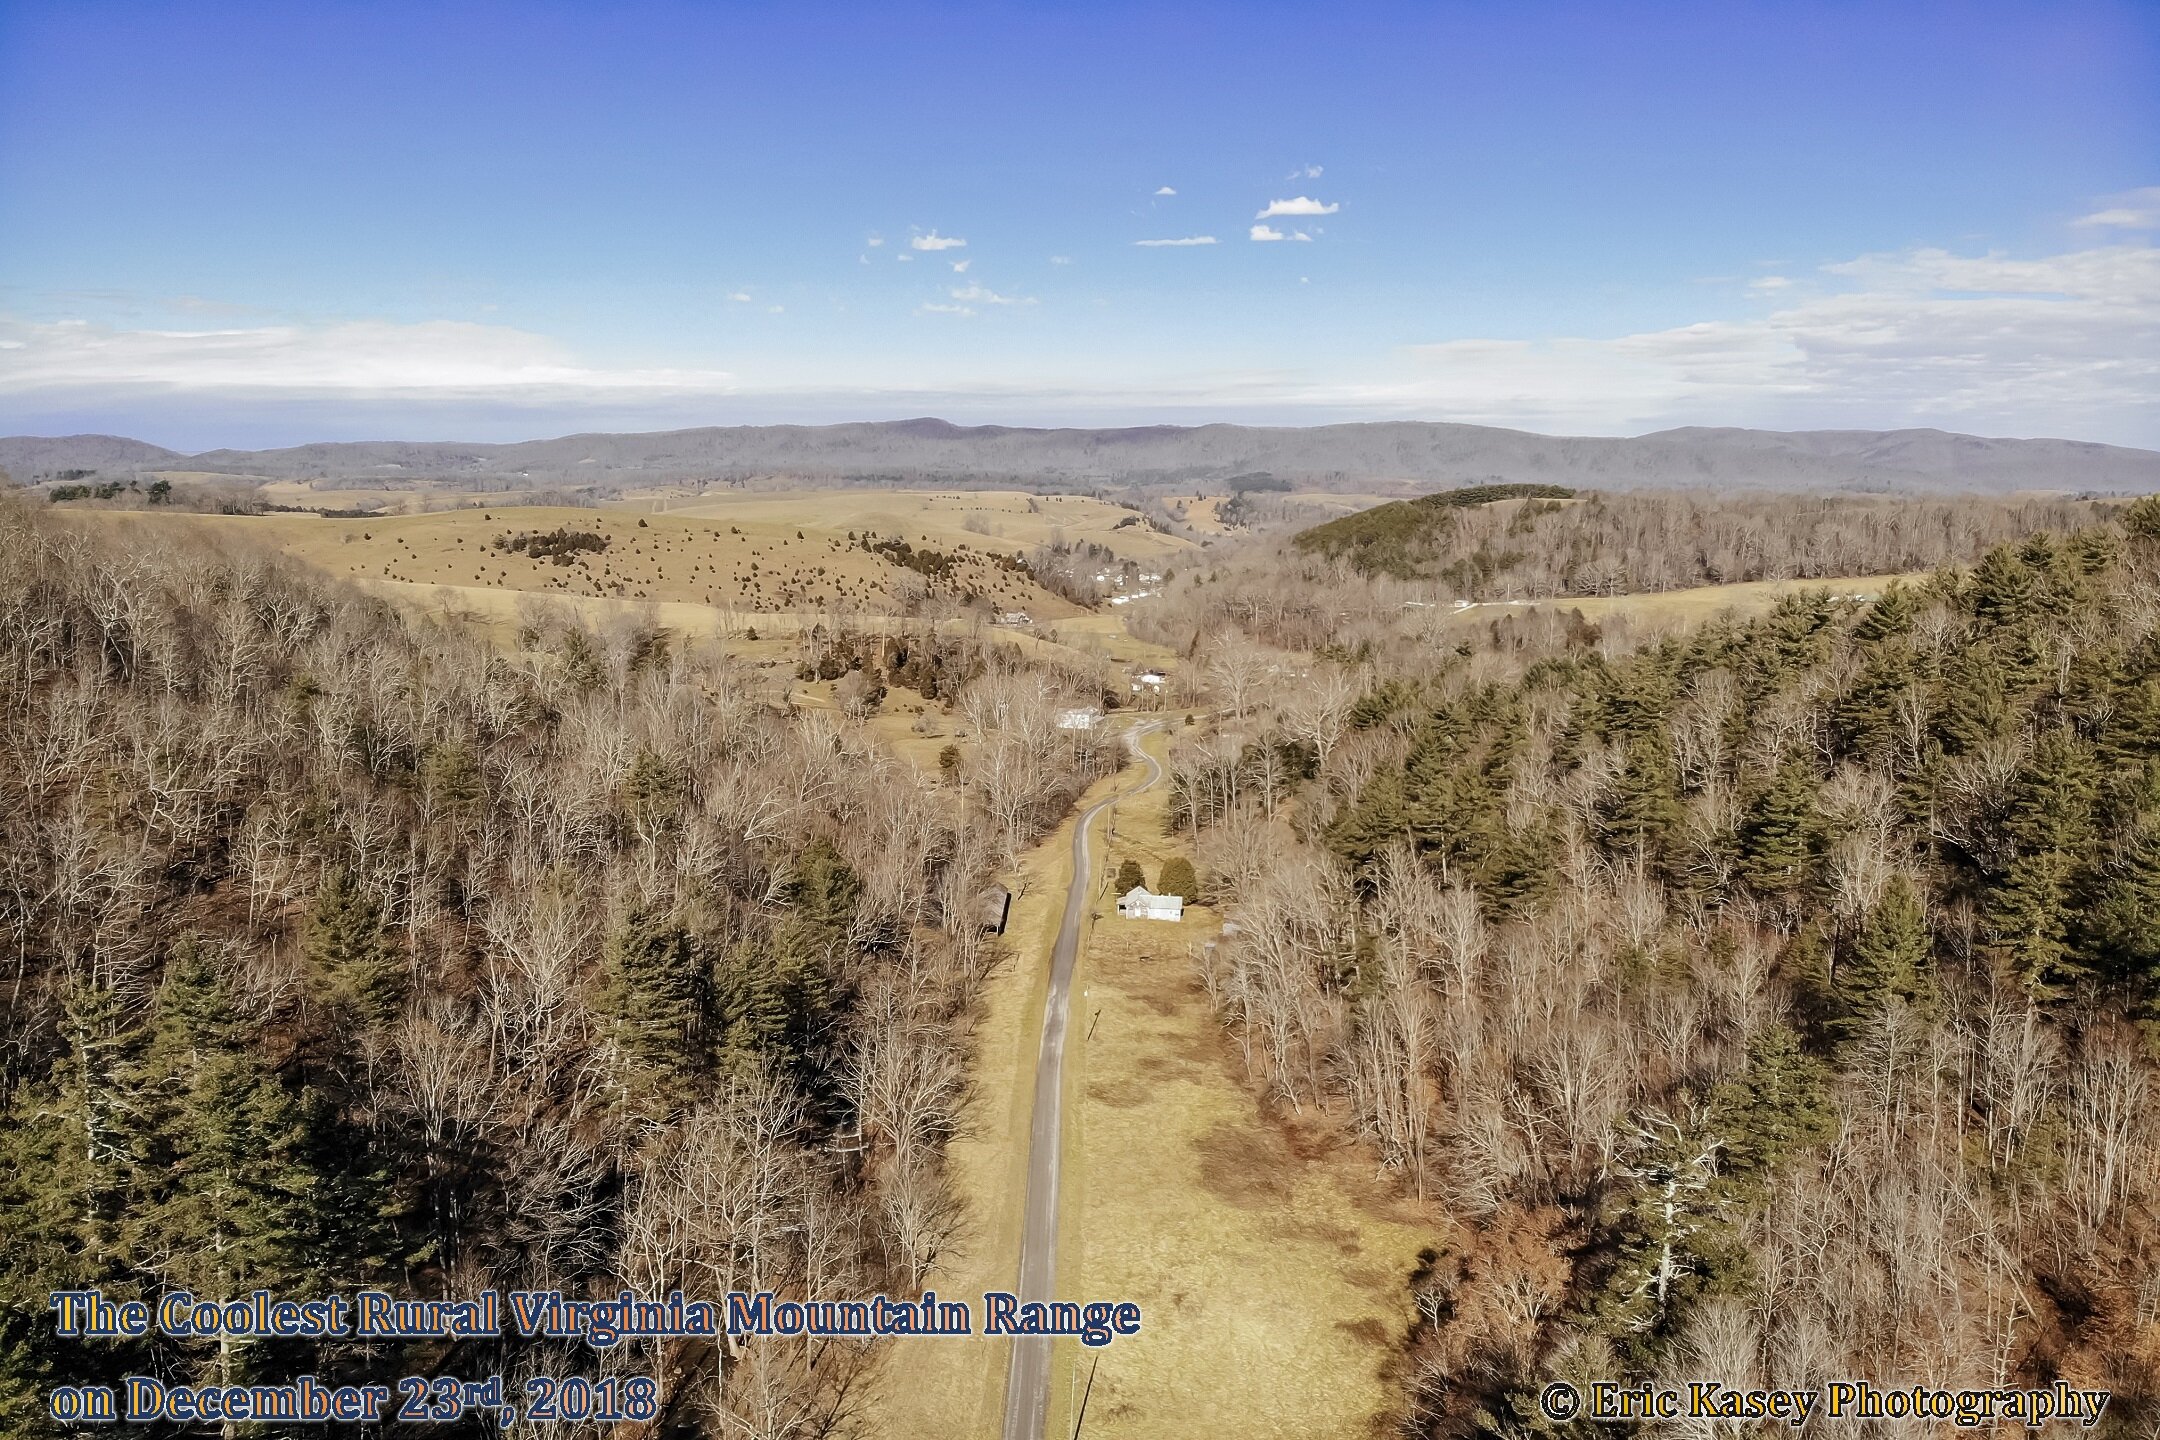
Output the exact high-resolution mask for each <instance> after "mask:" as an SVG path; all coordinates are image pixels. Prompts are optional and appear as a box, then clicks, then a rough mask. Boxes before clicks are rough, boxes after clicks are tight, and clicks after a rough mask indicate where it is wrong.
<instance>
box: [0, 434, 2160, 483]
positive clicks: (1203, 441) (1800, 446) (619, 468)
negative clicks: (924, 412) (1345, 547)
mask: <svg viewBox="0 0 2160 1440" xmlns="http://www.w3.org/2000/svg"><path fill="white" fill-rule="evenodd" d="M0 471H4V472H5V473H6V474H7V475H8V476H10V477H11V478H13V479H14V480H15V481H16V482H17V483H19V484H36V483H40V482H42V481H50V480H53V479H56V478H83V476H84V475H85V474H89V475H98V476H103V477H106V478H110V477H113V476H116V475H121V476H130V477H132V476H140V475H148V474H153V473H158V472H186V473H191V474H210V475H225V476H231V477H233V478H234V479H236V480H240V481H243V482H247V481H262V480H312V481H319V482H322V483H324V484H325V485H327V486H331V487H355V488H357V487H368V488H379V487H385V486H391V487H403V486H407V485H412V486H420V487H427V488H433V487H438V486H440V487H445V488H482V487H484V488H489V489H515V488H519V487H523V486H534V487H540V486H549V487H561V486H566V485H567V486H575V487H586V486H590V487H594V488H597V489H601V490H609V489H622V488H626V487H632V486H642V485H651V484H683V483H699V482H708V481H720V482H750V483H773V484H783V483H787V482H791V481H793V482H804V483H818V484H833V483H839V484H849V483H855V484H883V485H903V484H922V483H929V484H948V485H1012V486H1016V487H1024V488H1031V489H1041V490H1085V489H1092V488H1097V487H1122V486H1139V487H1144V488H1164V489H1169V488H1185V489H1192V488H1223V487H1225V486H1227V485H1229V484H1230V483H1231V482H1233V481H1237V482H1241V483H1252V481H1253V480H1254V478H1255V477H1261V476H1264V477H1269V478H1271V479H1272V480H1274V481H1276V482H1289V483H1290V484H1293V485H1296V486H1297V487H1298V488H1300V489H1318V490H1337V491H1351V492H1369V493H1411V492H1416V491H1422V490H1429V489H1432V488H1435V487H1441V486H1455V485H1480V484H1506V483H1548V484H1565V485H1574V486H1589V487H1604V488H1609V489H1651V488H1679V489H1703V488H1709V489H1719V490H1726V489H1752V490H1785V491H1795V490H1800V491H1808V490H1844V491H1852V490H1860V491H1890V492H1934V493H1949V492H1993V493H2001V492H2006V491H2014V490H2054V491H2072V492H2082V491H2102V492H2138V491H2155V490H2160V452H2156V451H2151V450H2136V449H2129V448H2126V447H2122V446H2115V445H2100V444H2093V443H2089V442H2084V441H2076V440H2049V439H2034V440H2026V439H1990V438H1985V437H1981V436H1976V435H1960V434H1953V433H1950V432H1948V431H1943V430H1879V431H1878V430H1807V431H1771V430H1743V429H1708V428H1699V427H1689V428H1686V429H1679V430H1661V431H1658V432H1655V433H1653V434H1648V435H1639V436H1632V437H1617V436H1562V435H1538V434H1532V433H1529V432H1527V431H1521V430H1503V429H1497V428H1493V427H1489V426H1482V425H1456V424H1446V423H1438V422H1427V421H1387V422H1376V423H1369V424H1348V425H1318V426H1311V427H1262V426H1248V425H1198V426H1175V425H1150V426H1142V427H1136V428H1128V429H1098V430H1087V429H1032V428H1020V427H1013V426H1004V425H976V426H961V425H953V424H950V423H948V422H946V421H943V420H935V419H920V420H898V421H885V422H862V423H854V424H841V425H755V426H724V427H722V426H715V427H707V428H702V429H695V430H670V431H662V432H655V433H650V434H624V435H609V434H592V435H567V436H563V437H561V438H558V439H550V440H528V441H521V442H516V443H511V444H460V443H455V442H440V441H349V442H332V443H322V444H312V445H299V446H293V447H291V448H288V449H277V450H211V451H207V452H204V453H202V454H196V455H186V454H182V453H180V452H178V451H173V450H167V449H164V448H163V447H160V446H157V445H151V444H148V443H145V442H143V441H140V440H130V439H126V438H123V437H119V436H112V435H69V436H61V437H41V436H23V435H18V436H9V437H5V438H0ZM70 472H76V473H70Z"/></svg>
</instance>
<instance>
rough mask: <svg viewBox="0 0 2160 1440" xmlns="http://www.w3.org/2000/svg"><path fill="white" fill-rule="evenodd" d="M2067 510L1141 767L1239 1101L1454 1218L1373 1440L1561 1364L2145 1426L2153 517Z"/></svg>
mask: <svg viewBox="0 0 2160 1440" xmlns="http://www.w3.org/2000/svg"><path fill="white" fill-rule="evenodd" d="M1659 503H1662V502H1659ZM1750 503H1753V502H1750ZM1793 503H1794V504H1795V505H1798V503H1799V502H1793ZM1690 508H1691V509H1692V506H1691V507H1690ZM1743 508H1744V507H1743ZM1836 508H1837V507H1823V509H1822V512H1821V513H1823V514H1826V515H1827V514H1832V513H1835V511H1836ZM1588 509H1589V507H1587V506H1579V507H1574V508H1573V509H1572V510H1562V511H1559V512H1553V515H1568V514H1581V513H1583V512H1584V511H1586V510H1588ZM1643 513H1644V514H1646V515H1647V514H1652V513H1656V512H1654V511H1645V512H1643ZM1665 513H1668V514H1669V513H1671V512H1665ZM1930 513H1932V512H1930ZM2018 513H2020V512H2018V511H2017V510H2016V508H2015V507H2004V508H2003V510H2002V512H2001V514H2000V515H1999V516H1990V515H1988V514H1986V513H1983V514H1981V515H1980V516H1979V517H1978V518H1975V519H1970V520H1953V519H1952V517H1951V516H1950V515H1949V514H1948V513H1947V512H1943V513H1940V514H1934V515H1933V518H1931V519H1928V520H1927V521H1926V524H1927V525H1928V526H1930V527H1933V528H1932V533H1935V534H1937V535H1938V536H1939V537H1940V538H1941V543H1943V544H1951V543H1953V541H1954V540H1955V537H1956V536H1957V535H1958V534H1960V533H1962V534H1966V535H1971V534H1975V533H1981V532H1984V531H1985V530H1986V529H1987V528H1988V527H1990V526H1993V525H1995V524H1998V523H2008V517H2010V516H2013V515H2016V514H2018ZM2023 513H2025V514H2026V515H2027V516H2028V517H2031V516H2035V515H2038V514H2042V513H2048V507H2039V508H2038V509H2037V510H2034V511H2027V512H2023ZM1550 518H1552V516H1546V517H1540V519H1541V523H1542V522H1543V521H1544V520H1547V519H1550ZM2078 518H2079V519H2080V520H2081V521H2082V522H2083V523H2081V524H2080V525H2078V526H2077V527H2075V528H2066V529H2064V530H2060V531H2051V530H2039V531H2037V532H2035V533H2031V534H2027V535H2024V536H2021V537H2019V538H2017V539H2015V540H2012V541H2005V542H2003V543H1998V544H1995V545H1993V546H1992V547H1990V548H1988V549H1986V550H1985V552H1984V553H1982V554H1980V555H1979V556H1978V557H1977V561H1976V563H1973V564H1971V565H1970V567H1969V568H1967V567H1966V566H1962V565H1956V564H1948V565H1943V566H1940V567H1939V568H1936V569H1934V570H1933V571H1932V572H1931V573H1929V574H1927V575H1925V576H1924V577H1922V578H1920V579H1918V580H1917V581H1915V582H1913V583H1909V584H1899V585H1893V586H1891V587H1890V588H1888V589H1887V590H1885V591H1883V592H1882V593H1881V594H1880V595H1879V596H1876V597H1873V598H1866V599H1861V598H1854V597H1850V596H1839V595H1837V594H1834V593H1832V592H1831V591H1829V590H1823V591H1816V592H1803V593H1800V594H1796V595H1794V596H1791V597H1788V598H1786V599H1784V600H1783V601H1781V602H1780V603H1778V604H1777V605H1776V606H1775V608H1774V609H1772V610H1771V611H1770V613H1768V614H1766V615H1762V616H1759V617H1757V618H1752V619H1751V618H1743V617H1740V616H1737V615H1734V614H1730V613H1728V614H1727V615H1725V616H1722V617H1720V618H1718V619H1716V620H1714V621H1711V622H1709V623H1707V624H1703V625H1700V626H1697V627H1694V628H1692V629H1688V630H1685V631H1682V632H1678V633H1670V634H1666V635H1662V636H1658V637H1654V638H1650V639H1648V640H1638V639H1632V638H1630V637H1629V636H1628V635H1627V634H1626V632H1625V631H1624V630H1615V631H1613V632H1611V633H1601V632H1600V630H1599V629H1598V627H1596V626H1591V625H1587V624H1584V623H1583V622H1581V621H1580V620H1577V621H1575V622H1574V623H1573V624H1562V623H1559V622H1557V621H1556V620H1553V619H1550V618H1546V619H1528V618H1521V619H1510V620H1504V621H1500V622H1496V623H1495V624H1494V625H1492V626H1490V627H1485V628H1483V629H1482V630H1471V631H1466V632H1460V633H1462V634H1464V635H1465V636H1466V638H1465V639H1463V640H1462V641H1460V642H1459V643H1457V644H1454V645H1450V646H1447V647H1444V648H1440V649H1431V648H1426V649H1423V650H1411V649H1396V650H1388V651H1382V650H1379V649H1378V648H1377V647H1376V648H1374V649H1371V650H1368V651H1366V652H1364V653H1362V654H1360V653H1356V652H1348V651H1336V652H1334V658H1332V659H1324V658H1323V659H1319V660H1317V661H1316V660H1314V659H1313V658H1312V657H1309V656H1308V657H1305V658H1304V659H1303V660H1302V661H1300V662H1298V663H1299V665H1300V666H1301V667H1302V669H1303V673H1302V674H1299V672H1298V670H1295V669H1288V668H1284V667H1283V666H1280V665H1279V666H1278V668H1277V669H1276V671H1275V674H1276V679H1275V680H1274V681H1273V682H1272V683H1271V684H1269V685H1268V686H1266V687H1262V692H1261V693H1263V695H1264V696H1265V697H1267V699H1266V703H1260V702H1256V703H1255V705H1254V706H1253V708H1252V710H1251V713H1250V714H1249V716H1247V717H1246V718H1245V719H1244V720H1243V721H1242V722H1238V721H1233V722H1231V723H1226V724H1225V725H1223V726H1222V727H1221V728H1220V730H1219V731H1218V732H1217V733H1214V734H1212V735H1201V736H1198V737H1195V738H1192V739H1189V740H1185V741H1182V742H1181V743H1180V745H1179V747H1178V749H1177V751H1176V753H1174V755H1173V779H1174V783H1175V790H1174V805H1173V811H1174V822H1173V823H1176V824H1178V825H1180V826H1183V827H1186V828H1188V829H1190V830H1191V831H1192V832H1193V833H1194V834H1195V835H1196V837H1197V841H1198V844H1199V847H1200V856H1201V860H1202V869H1203V873H1204V881H1203V883H1204V885H1205V886H1206V888H1207V889H1208V890H1209V891H1210V893H1211V895H1212V896H1214V897H1215V898H1216V899H1217V900H1218V901H1219V902H1220V903H1222V904H1224V905H1226V906H1227V907H1228V908H1229V909H1230V911H1231V912H1232V913H1233V914H1234V915H1235V917H1236V918H1237V920H1238V924H1239V928H1238V931H1237V933H1236V934H1235V935H1233V936H1231V937H1229V938H1227V939H1226V941H1225V942H1224V943H1223V944H1222V945H1221V946H1220V947H1217V948H1216V949H1213V950H1209V951H1207V952H1205V953H1204V956H1203V959H1202V965H1203V973H1202V977H1201V978H1202V980H1203V981H1204V983H1205V985H1206V986H1207V989H1208V992H1209V994H1210V995H1211V996H1212V997H1213V998H1214V1001H1215V1003H1216V1005H1217V1007H1218V1009H1219V1013H1220V1014H1221V1016H1222V1019H1223V1022H1224V1024H1225V1025H1226V1027H1227V1028H1228V1030H1229V1033H1230V1035H1231V1036H1232V1038H1233V1039H1234V1041H1235V1043H1236V1045H1237V1047H1238V1050H1239V1053H1240V1054H1241V1055H1242V1057H1243V1059H1244V1063H1245V1064H1246V1066H1247V1067H1248V1070H1249V1072H1250V1074H1251V1075H1252V1076H1253V1078H1254V1081H1255V1083H1256V1084H1257V1085H1258V1086H1260V1087H1261V1088H1262V1089H1263V1090H1264V1092H1265V1093H1266V1094H1267V1095H1268V1096H1269V1098H1270V1099H1271V1101H1272V1102H1273V1103H1274V1104H1276V1105H1278V1106H1280V1107H1283V1108H1284V1109H1286V1110H1293V1111H1299V1112H1305V1113H1308V1114H1319V1115H1322V1116H1327V1117H1332V1118H1333V1119H1334V1120H1335V1121H1336V1122H1338V1123H1339V1124H1340V1125H1341V1126H1342V1127H1343V1129H1344V1130H1345V1131H1346V1132H1347V1133H1351V1134H1354V1135H1355V1136H1357V1137H1358V1138H1359V1139H1360V1140H1361V1141H1362V1142H1363V1143H1365V1144H1368V1145H1370V1146H1371V1147H1373V1149H1374V1151H1375V1153H1376V1154H1377V1155H1378V1156H1379V1157H1380V1158H1381V1160H1382V1161H1383V1163H1384V1164H1386V1165H1387V1166H1388V1167H1390V1168H1391V1169H1392V1170H1393V1171H1394V1172H1395V1173H1397V1174H1398V1175H1399V1176H1400V1178H1401V1181H1402V1183H1403V1185H1404V1186H1405V1187H1407V1188H1408V1189H1410V1190H1412V1191H1414V1192H1416V1193H1417V1194H1419V1195H1422V1196H1425V1197H1428V1198H1430V1199H1432V1200H1433V1201H1435V1202H1436V1203H1437V1204H1438V1205H1439V1206H1441V1207H1442V1208H1443V1209H1444V1210H1445V1211H1446V1212H1447V1213H1448V1214H1449V1215H1450V1216H1452V1217H1454V1219H1455V1220H1456V1221H1457V1222H1458V1224H1457V1227H1456V1228H1454V1229H1451V1230H1448V1231H1446V1232H1445V1233H1443V1234H1441V1235H1438V1236H1436V1239H1435V1244H1434V1245H1433V1247H1432V1248H1431V1250H1429V1251H1428V1253H1427V1254H1426V1256H1425V1259H1424V1263H1423V1264H1422V1265H1421V1267H1420V1269H1419V1272H1418V1273H1417V1274H1416V1275H1415V1276H1414V1277H1412V1280H1411V1288H1412V1295H1413V1299H1414V1301H1415V1307H1416V1312H1417V1314H1418V1316H1419V1319H1418V1321H1417V1324H1416V1326H1415V1327H1414V1329H1413V1331H1412V1333H1411V1335H1410V1336H1409V1338H1408V1340H1407V1341H1406V1343H1405V1345H1404V1348H1403V1353H1402V1359H1401V1375H1402V1381H1403V1393H1404V1396H1405V1401H1404V1403H1405V1414H1406V1419H1405V1422H1404V1423H1405V1428H1406V1431H1407V1432H1408V1433H1414V1434H1420V1435H1468V1434H1473V1433H1476V1434H1505V1435H1527V1434H1531V1433H1546V1432H1547V1431H1552V1430H1554V1427H1552V1426H1551V1425H1550V1424H1549V1423H1548V1422H1546V1421H1545V1420H1543V1419H1542V1418H1541V1416H1540V1414H1539V1411H1538V1408H1537V1405H1536V1397H1537V1394H1538V1392H1539V1390H1540V1389H1541V1388H1542V1387H1543V1386H1544V1385H1545V1384H1547V1383H1548V1382H1550V1381H1551V1380H1553V1379H1569V1380H1573V1381H1576V1382H1579V1383H1587V1382H1590V1381H1596V1380H1608V1379H1628V1380H1644V1379H1664V1380H1673V1381H1677V1380H1681V1379H1710V1380H1722V1381H1725V1382H1726V1383H1731V1384H1746V1383H1769V1384H1775V1385H1795V1386H1813V1385H1819V1384H1820V1383H1821V1382H1823V1381H1825V1380H1827V1379H1830V1378H1836V1377H1845V1376H1867V1377H1870V1378H1873V1379H1876V1380H1878V1381H1882V1382H1885V1383H1888V1382H1893V1381H1907V1382H1910V1381H1919V1380H1925V1381H1927V1382H1929V1383H1934V1384H1971V1385H1981V1386H1987V1385H2000V1384H2004V1383H2012V1382H2045V1381H2047V1380H2050V1379H2052V1378H2054V1377H2055V1376H2057V1375H2076V1376H2079V1377H2082V1378H2083V1379H2084V1380H2086V1381H2088V1382H2097V1383H2100V1384H2103V1385H2107V1386H2110V1387H2112V1388H2113V1389H2114V1390H2115V1392H2116V1401H2115V1406H2116V1408H2115V1409H2114V1410H2113V1411H2111V1412H2110V1415H2111V1419H2112V1420H2114V1421H2115V1422H2116V1423H2120V1424H2124V1425H2126V1426H2134V1425H2136V1424H2148V1425H2149V1424H2150V1423H2151V1419H2152V1417H2153V1416H2154V1415H2155V1414H2156V1413H2160V1385H2156V1382H2155V1378H2154V1377H2155V1376H2156V1375H2160V1208H2156V1201H2160V1075H2156V1071H2155V1058H2156V1056H2160V500H2146V501H2141V502H2139V503H2138V504H2136V505H2135V506H2132V507H2129V508H2128V509H2127V510H2126V511H2121V510H2118V511H2116V512H2115V513H2114V518H2113V519H2109V520H2106V521H2102V522H2100V523H2094V517H2093V516H2092V515H2091V513H2090V512H2089V511H2084V512H2082V513H2081V514H2080V515H2079V517H2078ZM1492 523H1494V524H1495V525H1499V526H1501V527H1502V528H1504V527H1505V525H1506V524H1507V523H1509V522H1506V521H1504V520H1495V521H1494V522H1492ZM1873 543H1875V542H1872V541H1870V542H1867V544H1873ZM1886 543H1887V542H1886ZM1868 553H1870V554H1873V555H1875V556H1877V557H1878V558H1880V559H1881V560H1882V561H1884V562H1885V563H1884V566H1883V568H1903V567H1904V566H1905V564H1906V562H1908V561H1910V560H1912V559H1914V558H1916V556H1917V553H1918V552H1916V551H1910V550H1906V551H1897V552H1895V553H1894V554H1893V553H1892V552H1891V551H1889V550H1883V551H1872V552H1868ZM1700 554H1701V552H1700V551H1699V550H1698V549H1695V548H1693V547H1690V546H1685V545H1683V546H1682V547H1681V549H1680V554H1679V556H1678V557H1677V559H1674V558H1673V557H1671V556H1669V555H1668V554H1666V552H1664V551H1661V550H1659V549H1658V548H1657V547H1656V546H1651V547H1649V548H1647V549H1646V550H1644V551H1643V552H1640V553H1634V552H1631V553H1630V555H1629V558H1628V560H1627V564H1628V565H1630V566H1632V567H1634V569H1635V570H1636V571H1638V572H1642V573H1648V572H1649V571H1653V570H1656V569H1658V568H1659V567H1660V566H1662V565H1665V564H1667V563H1668V562H1670V563H1677V564H1679V565H1681V566H1683V567H1684V566H1687V565H1691V564H1697V563H1699V562H1700ZM1837 563H1838V564H1839V565H1841V566H1842V565H1847V564H1851V563H1853V558H1852V552H1851V551H1850V550H1848V551H1845V552H1843V553H1842V554H1841V557H1840V559H1839V560H1838V562H1837ZM1222 583H1223V584H1224V585H1225V586H1226V587H1227V586H1229V585H1231V584H1246V583H1250V582H1249V580H1247V579H1245V578H1238V577H1230V578H1226V579H1225V580H1224V581H1223V582H1222ZM1237 643H1243V644H1245V645H1246V646H1247V647H1248V648H1250V647H1251V642H1250V641H1245V642H1237ZM1203 653H1204V652H1203ZM1293 676H1295V677H1296V678H1294V679H1293V678H1291V677H1293ZM1218 690H1220V687H1219V686H1218ZM2140 1417H2142V1418H2140ZM2124 1433H2131V1431H2130V1430H2128V1429H2126V1430H2125V1432H2124Z"/></svg>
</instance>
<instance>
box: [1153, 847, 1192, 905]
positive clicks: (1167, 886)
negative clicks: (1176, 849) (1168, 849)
mask: <svg viewBox="0 0 2160 1440" xmlns="http://www.w3.org/2000/svg"><path fill="white" fill-rule="evenodd" d="M1155 893H1156V894H1158V895H1176V896H1178V897H1179V898H1181V899H1184V900H1189V901H1195V902H1197V901H1198V900H1199V898H1200V877H1199V875H1198V874H1196V873H1195V872H1194V870H1193V866H1192V861H1190V860H1188V859H1186V858H1185V857H1184V856H1182V855H1173V856H1172V857H1171V858H1169V859H1168V860H1165V861H1163V867H1162V876H1161V878H1160V879H1158V880H1157V881H1156V882H1155Z"/></svg>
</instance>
